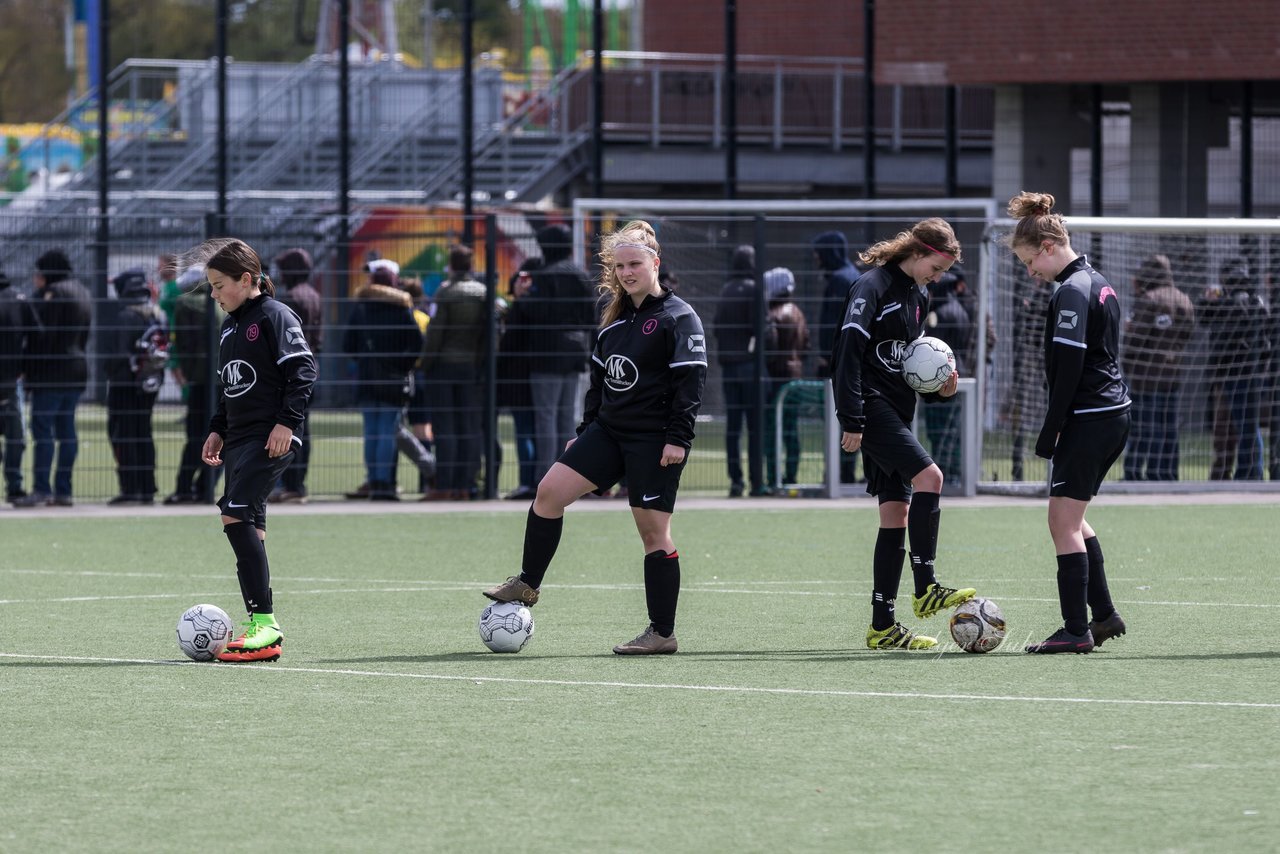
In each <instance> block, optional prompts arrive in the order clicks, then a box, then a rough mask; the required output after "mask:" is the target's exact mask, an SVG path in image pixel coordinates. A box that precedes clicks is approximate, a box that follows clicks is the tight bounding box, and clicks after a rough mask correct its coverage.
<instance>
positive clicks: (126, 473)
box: [107, 383, 157, 498]
mask: <svg viewBox="0 0 1280 854" xmlns="http://www.w3.org/2000/svg"><path fill="white" fill-rule="evenodd" d="M156 396H157V395H156V392H154V391H143V390H142V389H140V388H138V387H137V386H136V385H135V384H132V383H128V384H124V383H121V384H118V385H117V384H116V383H111V384H110V385H109V386H108V388H107V436H108V438H110V440H111V451H112V453H113V454H115V458H116V476H117V477H118V478H119V480H120V494H121V495H127V496H131V497H134V498H154V497H155V494H156V443H155V440H154V439H153V438H152V434H151V411H152V409H154V408H155V405H156Z"/></svg>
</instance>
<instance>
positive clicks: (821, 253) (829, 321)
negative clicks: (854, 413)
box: [813, 231, 862, 483]
mask: <svg viewBox="0 0 1280 854" xmlns="http://www.w3.org/2000/svg"><path fill="white" fill-rule="evenodd" d="M813 257H814V260H815V261H816V262H817V264H818V269H819V270H821V271H822V278H823V281H824V283H825V284H824V286H823V289H822V306H821V308H820V309H819V312H818V376H819V378H822V379H826V378H828V377H830V376H831V348H832V347H833V346H834V345H835V340H836V333H837V332H838V331H839V329H840V325H841V323H842V322H843V321H844V308H845V299H847V298H848V296H849V289H850V288H852V287H853V283H854V282H856V281H857V280H858V277H859V276H860V275H862V271H861V270H860V269H859V268H858V266H857V265H856V264H854V262H853V261H851V260H850V259H849V241H848V239H847V238H846V237H845V236H844V232H841V231H824V232H823V233H822V234H819V235H818V236H817V237H815V238H814V239H813ZM857 468H858V455H857V454H851V453H848V452H846V451H843V450H842V451H841V452H840V482H841V483H854V482H856V481H857V479H858V475H857Z"/></svg>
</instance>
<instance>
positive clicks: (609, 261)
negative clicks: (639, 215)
mask: <svg viewBox="0 0 1280 854" xmlns="http://www.w3.org/2000/svg"><path fill="white" fill-rule="evenodd" d="M623 246H639V247H640V248H642V249H647V250H648V251H650V252H652V253H653V255H654V257H655V258H657V257H660V256H661V255H662V247H660V246H659V245H658V237H657V235H656V234H655V233H654V230H653V226H651V225H649V223H647V222H645V221H644V220H641V219H634V220H632V221H631V222H629V223H627V224H626V225H624V226H623V227H622V228H620V229H618V230H617V231H614V232H612V233H610V234H606V235H603V236H602V237H601V238H600V252H599V258H600V284H599V285H598V286H597V290H599V291H600V293H601V295H602V296H607V297H608V298H609V301H608V303H607V304H606V305H605V307H604V311H602V312H601V313H600V327H601V328H604V327H606V326H608V325H609V324H610V323H613V322H614V321H615V320H617V319H618V318H619V317H621V316H622V306H623V302H622V301H623V299H625V298H626V296H627V292H626V291H625V290H624V289H623V287H622V282H620V281H618V275H617V273H616V272H614V269H613V262H614V254H615V253H616V251H617V250H618V249H619V248H621V247H623Z"/></svg>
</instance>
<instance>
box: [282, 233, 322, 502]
mask: <svg viewBox="0 0 1280 854" xmlns="http://www.w3.org/2000/svg"><path fill="white" fill-rule="evenodd" d="M275 265H276V270H278V271H279V274H280V284H281V285H283V286H284V287H283V289H282V290H281V292H280V301H281V302H282V303H284V304H285V305H287V306H289V308H291V309H293V313H294V314H296V315H298V319H299V320H301V321H302V334H303V335H305V336H307V343H309V344H310V345H311V352H312V353H315V354H316V356H317V358H318V357H319V355H320V351H321V349H322V348H323V346H324V342H323V332H324V307H323V306H322V305H321V302H320V292H319V291H317V290H316V288H315V285H313V284H311V270H312V267H313V265H312V263H311V253H309V252H307V250H305V249H286V250H285V251H284V252H281V253H280V254H279V255H277V256H276V260H275ZM301 439H302V444H301V445H300V446H299V447H298V453H297V455H296V456H295V457H294V459H293V462H292V463H290V465H289V467H288V468H287V469H285V470H284V474H283V475H281V477H280V484H279V486H278V487H277V489H275V490H273V491H272V493H271V496H270V500H272V501H280V502H283V503H286V504H305V503H306V501H307V468H308V466H309V465H310V463H311V426H310V421H304V422H302V433H301Z"/></svg>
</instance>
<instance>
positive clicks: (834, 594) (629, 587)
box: [0, 576, 1280, 609]
mask: <svg viewBox="0 0 1280 854" xmlns="http://www.w3.org/2000/svg"><path fill="white" fill-rule="evenodd" d="M219 577H221V576H219ZM322 580H323V581H332V582H334V583H342V582H343V581H348V582H349V581H355V580H357V579H322ZM368 583H377V582H368ZM387 583H388V584H398V585H400V586H389V587H369V588H362V587H347V588H332V587H331V588H323V589H312V590H291V589H289V588H287V587H280V588H278V592H279V593H280V594H282V595H290V596H324V595H333V594H356V593H375V594H376V593H459V592H463V593H465V592H467V591H474V590H479V589H480V588H481V587H483V586H484V583H483V582H478V581H477V582H452V581H433V580H424V581H407V582H406V581H404V580H403V579H401V580H398V581H388V582H387ZM405 585H412V586H405ZM548 589H549V590H603V591H607V592H624V591H626V592H629V591H634V590H640V589H643V585H642V584H638V583H632V584H555V585H549V586H548ZM681 592H682V593H688V594H693V593H716V594H728V595H736V596H760V595H769V596H817V597H823V598H833V599H834V598H849V597H855V598H856V597H865V596H869V595H870V591H867V590H777V589H770V590H768V591H761V590H759V589H754V590H753V589H750V588H747V589H736V590H735V589H732V588H727V587H721V586H718V585H711V586H704V585H703V584H701V583H697V584H686V585H683V586H682V587H681ZM224 593H225V591H219V592H214V593H137V594H125V595H119V596H60V597H51V598H37V599H0V605H31V604H52V603H59V602H64V603H65V602H117V601H130V600H145V599H188V598H192V597H195V598H199V597H202V596H219V595H223V594H224ZM992 598H996V597H992ZM998 601H1000V602H1049V603H1054V602H1057V601H1058V600H1057V599H1055V598H1052V597H1040V596H1000V597H999V599H998ZM1114 602H1115V604H1116V605H1124V606H1126V607H1127V606H1129V605H1134V606H1140V605H1158V606H1166V607H1173V608H1263V609H1268V608H1280V603H1277V602H1184V601H1178V600H1162V599H1115V600H1114Z"/></svg>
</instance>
